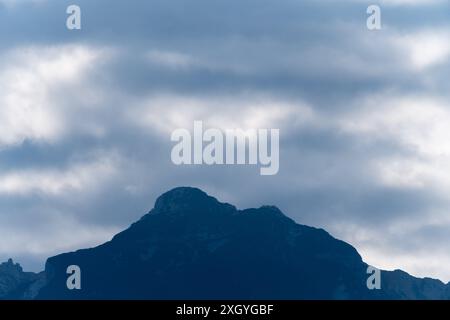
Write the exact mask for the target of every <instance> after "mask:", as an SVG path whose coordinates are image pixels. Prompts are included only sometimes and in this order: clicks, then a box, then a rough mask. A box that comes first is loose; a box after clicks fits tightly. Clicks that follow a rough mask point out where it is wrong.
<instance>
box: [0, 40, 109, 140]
mask: <svg viewBox="0 0 450 320" xmlns="http://www.w3.org/2000/svg"><path fill="white" fill-rule="evenodd" d="M101 55H102V52H101V51H99V50H95V49H92V48H89V47H85V46H81V45H65V46H55V47H25V48H18V49H14V50H11V51H8V52H6V53H4V54H2V55H1V57H0V59H1V60H0V61H2V63H1V65H2V66H1V67H2V69H0V70H1V71H0V105H1V106H2V107H1V108H0V148H1V147H2V146H3V147H4V146H8V145H13V144H20V143H22V142H23V141H24V140H26V139H30V140H33V141H45V142H54V141H56V140H58V139H59V138H60V137H61V135H64V134H65V133H66V131H67V129H68V127H69V123H70V119H67V117H70V116H69V115H68V111H69V110H67V108H65V107H66V106H67V103H68V101H65V100H64V99H62V98H61V96H62V97H64V92H65V90H67V91H70V90H71V89H73V90H76V89H78V88H79V86H80V85H82V84H83V81H84V79H85V77H86V73H87V72H88V70H89V69H90V68H91V67H92V65H93V64H94V63H96V61H97V60H98V59H99V58H100V57H101ZM87 93H88V92H87ZM67 100H70V99H67Z"/></svg>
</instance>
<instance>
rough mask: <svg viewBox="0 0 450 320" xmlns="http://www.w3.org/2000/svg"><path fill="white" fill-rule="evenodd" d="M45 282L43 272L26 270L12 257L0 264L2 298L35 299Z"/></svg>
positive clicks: (0, 297)
mask: <svg viewBox="0 0 450 320" xmlns="http://www.w3.org/2000/svg"><path fill="white" fill-rule="evenodd" d="M44 284H45V274H44V273H43V272H41V273H39V274H36V273H33V272H24V271H23V269H22V267H21V266H20V265H19V264H18V263H14V262H13V260H12V259H9V260H8V261H7V262H4V263H2V264H0V299H5V300H6V299H7V300H11V299H16V300H18V299H33V298H35V297H36V295H37V294H38V292H39V290H40V289H41V287H42V286H43V285H44Z"/></svg>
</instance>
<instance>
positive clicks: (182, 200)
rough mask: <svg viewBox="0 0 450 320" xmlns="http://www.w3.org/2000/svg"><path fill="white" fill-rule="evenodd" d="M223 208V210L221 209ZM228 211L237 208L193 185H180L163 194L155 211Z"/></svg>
mask: <svg viewBox="0 0 450 320" xmlns="http://www.w3.org/2000/svg"><path fill="white" fill-rule="evenodd" d="M220 209H222V210H220ZM223 209H225V210H226V211H230V210H233V211H235V210H236V208H235V207H234V206H232V205H230V204H227V203H221V202H219V201H218V200H217V199H216V198H214V197H212V196H209V195H208V194H207V193H205V192H204V191H202V190H200V189H198V188H193V187H178V188H175V189H172V190H170V191H168V192H166V193H164V194H162V195H161V196H160V197H159V198H158V199H157V200H156V202H155V206H154V209H153V212H154V213H165V214H192V213H200V212H208V211H214V212H216V211H223Z"/></svg>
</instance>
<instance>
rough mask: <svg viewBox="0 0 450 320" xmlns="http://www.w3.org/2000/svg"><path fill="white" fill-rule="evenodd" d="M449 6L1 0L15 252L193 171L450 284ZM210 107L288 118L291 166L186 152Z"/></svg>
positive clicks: (217, 119) (69, 240) (65, 233)
mask: <svg viewBox="0 0 450 320" xmlns="http://www.w3.org/2000/svg"><path fill="white" fill-rule="evenodd" d="M372 3H378V4H379V5H380V6H381V18H382V29H381V30H379V31H369V30H368V29H367V27H366V18H367V16H368V15H367V14H366V9H367V6H368V5H369V4H372ZM449 3H450V2H449V1H447V0H443V1H439V0H437V1H425V0H423V1H420V0H381V1H378V2H375V1H364V0H359V1H358V0H353V1H350V0H349V1H332V0H322V1H318V0H311V1H308V0H305V1H300V0H282V1H279V0H245V1H242V0H226V1H225V0H151V1H137V0H135V1H124V0H123V1H117V0H114V1H106V0H96V1H92V0H89V1H87V0H77V1H62V0H53V1H52V0H34V1H33V0H0V236H1V241H0V260H5V259H7V258H9V257H13V258H14V259H16V260H18V261H19V262H20V263H21V264H22V265H23V266H24V267H25V269H27V270H36V271H37V270H42V269H43V266H44V262H45V259H46V258H47V257H48V256H51V255H55V254H57V253H61V252H66V251H69V250H73V249H78V248H84V247H90V246H93V245H97V244H100V243H102V242H104V241H106V240H109V239H110V238H111V237H112V236H113V235H114V234H115V233H116V232H118V231H120V230H123V229H124V228H126V227H127V226H129V225H130V224H131V223H132V222H134V221H135V220H137V219H138V218H139V217H140V216H142V215H143V214H145V213H146V212H147V211H149V210H150V209H151V208H152V206H153V203H154V201H155V199H156V197H157V196H158V195H159V194H161V193H163V192H165V191H167V190H168V189H171V188H173V187H176V186H182V185H184V186H185V185H189V186H196V187H200V188H202V189H203V190H205V191H206V192H208V193H209V194H211V195H214V196H215V197H217V198H218V199H219V200H221V201H226V202H230V203H233V204H235V205H236V206H238V207H239V208H242V209H243V208H247V207H258V206H260V205H263V204H270V205H276V206H278V207H279V208H280V209H282V210H283V212H285V213H286V214H287V215H288V216H290V217H292V218H294V219H295V220H296V221H297V222H299V223H302V224H307V225H312V226H315V227H321V228H324V229H326V230H327V231H329V232H330V233H331V234H332V235H333V236H335V237H337V238H340V239H342V240H345V241H347V242H349V243H351V244H352V245H353V246H355V247H356V248H357V249H358V251H359V252H360V253H361V255H362V256H363V258H364V259H365V261H367V262H368V263H370V264H372V265H375V266H377V267H380V268H386V269H395V268H401V269H403V270H405V271H407V272H409V273H411V274H413V275H417V276H431V277H435V278H439V279H441V280H443V281H445V282H447V281H449V280H450V267H449V266H450V210H449V209H450V197H449V195H450V194H449V192H450V191H449V190H450V138H449V137H450V81H449V80H450V79H449V78H450V63H449V56H450V42H449V38H450V19H449V18H450V6H449ZM70 4H78V5H79V6H80V7H81V10H82V30H79V31H69V30H68V29H67V28H66V18H67V14H66V8H67V6H68V5H70ZM194 120H202V121H203V122H204V125H205V126H208V127H215V128H222V129H226V128H235V127H237V128H243V129H249V128H279V129H280V139H281V140H280V144H281V147H280V171H279V173H278V174H277V175H275V176H260V175H259V168H258V167H255V166H212V167H207V166H175V165H174V164H172V162H171V159H170V151H171V148H172V146H173V143H172V142H171V141H170V134H171V132H172V131H173V130H175V129H177V128H180V127H182V128H192V124H193V121H194Z"/></svg>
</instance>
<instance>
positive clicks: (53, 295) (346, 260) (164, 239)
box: [0, 187, 450, 300]
mask: <svg viewBox="0 0 450 320" xmlns="http://www.w3.org/2000/svg"><path fill="white" fill-rule="evenodd" d="M69 265H78V266H79V267H80V269H81V274H82V278H81V279H82V280H81V282H82V289H81V290H68V289H67V287H66V280H67V277H68V275H67V272H66V269H67V267H68V266H69ZM367 267H368V265H367V264H366V263H365V262H364V261H363V260H362V258H361V256H360V255H359V253H358V252H357V250H356V249H355V248H354V247H352V246H351V245H349V244H348V243H346V242H344V241H341V240H338V239H335V238H334V237H333V236H331V235H330V234H329V233H328V232H326V231H325V230H323V229H318V228H313V227H309V226H304V225H301V224H298V223H296V222H295V221H294V220H292V219H291V218H289V217H287V216H286V215H284V214H283V213H282V212H281V210H280V209H278V208H277V207H275V206H262V207H260V208H250V209H244V210H238V209H237V208H236V207H235V206H233V205H231V204H228V203H222V202H219V201H218V200H217V199H216V198H214V197H212V196H209V195H208V194H206V193H205V192H203V191H202V190H200V189H197V188H191V187H178V188H175V189H172V190H170V191H168V192H166V193H164V194H162V195H161V196H160V197H158V199H157V200H156V202H155V205H154V208H153V209H152V210H150V211H149V212H148V213H147V214H145V215H144V216H143V217H141V219H139V220H138V221H136V222H135V223H133V224H131V225H130V227H129V228H127V229H126V230H124V231H122V232H120V233H118V234H116V235H115V236H114V237H113V238H112V239H111V240H110V241H108V242H105V243H104V244H101V245H100V246H97V247H94V248H90V249H81V250H77V251H75V252H69V253H63V254H60V255H57V256H54V257H51V258H49V259H48V260H47V263H46V267H45V277H46V281H45V284H44V285H42V287H41V288H40V290H39V292H38V293H37V294H36V295H35V296H33V298H37V299H182V300H185V299H450V285H449V284H444V283H442V282H441V281H440V280H436V279H431V278H424V279H420V278H416V277H413V276H410V275H409V274H407V273H406V272H404V271H401V270H399V271H397V270H396V271H381V289H380V290H369V289H368V288H367V285H366V281H367V278H368V277H369V274H367ZM0 279H1V273H0ZM0 283H1V282H0ZM41 284H42V282H41ZM0 298H1V295H0Z"/></svg>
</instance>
